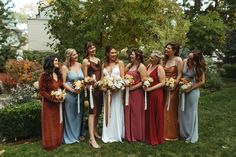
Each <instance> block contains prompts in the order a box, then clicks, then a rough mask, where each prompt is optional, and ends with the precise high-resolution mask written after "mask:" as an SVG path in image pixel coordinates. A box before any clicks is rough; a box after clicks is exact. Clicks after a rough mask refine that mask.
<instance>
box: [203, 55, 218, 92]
mask: <svg viewBox="0 0 236 157" xmlns="http://www.w3.org/2000/svg"><path fill="white" fill-rule="evenodd" d="M204 58H205V61H206V83H205V87H206V88H211V89H220V88H221V87H222V85H223V81H222V78H221V76H220V73H219V69H218V68H217V66H216V64H214V63H213V61H212V59H211V58H210V57H208V56H205V57H204Z"/></svg>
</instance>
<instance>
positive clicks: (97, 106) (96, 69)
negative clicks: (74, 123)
mask: <svg viewBox="0 0 236 157" xmlns="http://www.w3.org/2000/svg"><path fill="white" fill-rule="evenodd" d="M88 60H89V59H88ZM89 62H90V66H89V68H88V76H89V77H91V76H92V75H93V74H94V75H95V76H96V80H97V81H99V80H100V79H101V74H102V65H101V62H100V61H99V62H98V63H94V62H92V61H90V60H89ZM87 93H88V98H89V92H87ZM93 102H94V108H93V109H91V108H90V109H89V114H97V115H100V114H101V110H102V105H103V92H102V91H101V90H100V89H94V91H93Z"/></svg>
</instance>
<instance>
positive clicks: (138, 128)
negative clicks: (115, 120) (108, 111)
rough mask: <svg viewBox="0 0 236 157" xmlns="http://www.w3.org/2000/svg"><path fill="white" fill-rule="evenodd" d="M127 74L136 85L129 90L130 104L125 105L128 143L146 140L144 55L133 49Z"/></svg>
mask: <svg viewBox="0 0 236 157" xmlns="http://www.w3.org/2000/svg"><path fill="white" fill-rule="evenodd" d="M126 69H127V70H126V74H128V75H131V76H133V79H134V84H133V85H132V86H131V87H130V88H129V102H128V104H127V105H125V139H126V140H127V141H129V142H130V141H144V140H145V110H144V92H143V89H142V80H144V79H145V78H146V77H147V71H146V67H145V66H144V64H143V53H142V51H140V50H138V49H131V54H130V63H129V64H128V65H127V67H126Z"/></svg>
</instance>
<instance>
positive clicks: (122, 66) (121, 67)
mask: <svg viewBox="0 0 236 157" xmlns="http://www.w3.org/2000/svg"><path fill="white" fill-rule="evenodd" d="M119 68H120V77H121V78H124V75H125V65H124V63H123V61H121V60H119Z"/></svg>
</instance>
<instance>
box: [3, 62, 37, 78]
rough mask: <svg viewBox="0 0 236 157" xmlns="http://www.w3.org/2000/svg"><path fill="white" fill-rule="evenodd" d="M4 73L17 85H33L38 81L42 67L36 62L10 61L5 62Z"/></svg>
mask: <svg viewBox="0 0 236 157" xmlns="http://www.w3.org/2000/svg"><path fill="white" fill-rule="evenodd" d="M6 72H7V73H8V74H9V75H10V76H11V77H12V78H13V79H14V80H17V81H18V82H19V83H33V82H35V81H38V80H39V76H40V74H41V73H42V65H41V64H39V63H38V62H37V61H34V62H32V61H28V60H22V61H17V60H15V59H11V60H8V61H7V62H6Z"/></svg>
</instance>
